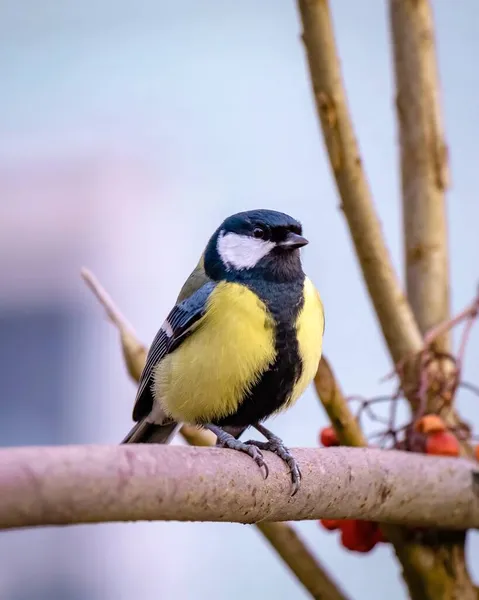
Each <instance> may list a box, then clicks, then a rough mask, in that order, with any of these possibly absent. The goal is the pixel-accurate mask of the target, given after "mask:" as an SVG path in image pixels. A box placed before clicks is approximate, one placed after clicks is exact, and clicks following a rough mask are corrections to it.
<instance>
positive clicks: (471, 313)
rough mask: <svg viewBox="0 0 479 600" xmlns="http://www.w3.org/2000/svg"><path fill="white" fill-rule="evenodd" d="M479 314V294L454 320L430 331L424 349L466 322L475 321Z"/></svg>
mask: <svg viewBox="0 0 479 600" xmlns="http://www.w3.org/2000/svg"><path fill="white" fill-rule="evenodd" d="M478 313H479V293H478V294H476V297H475V298H474V300H473V301H472V302H471V303H470V304H468V305H467V306H466V307H465V308H463V309H462V310H461V312H459V313H458V314H457V315H455V316H454V317H453V318H452V319H446V320H445V321H443V322H442V323H439V324H437V325H436V326H435V327H433V328H432V329H430V330H429V331H428V332H427V333H426V335H425V336H424V349H427V348H428V347H429V346H430V345H431V344H432V343H433V342H434V341H435V340H437V338H438V337H440V336H441V335H443V334H444V333H445V332H446V331H450V330H451V329H453V328H454V327H456V326H457V325H459V324H460V323H462V322H464V321H469V320H470V321H473V320H474V319H475V318H476V317H477V315H478Z"/></svg>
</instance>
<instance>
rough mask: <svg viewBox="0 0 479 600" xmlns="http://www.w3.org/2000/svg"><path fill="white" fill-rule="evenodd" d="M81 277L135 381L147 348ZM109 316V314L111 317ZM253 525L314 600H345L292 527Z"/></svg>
mask: <svg viewBox="0 0 479 600" xmlns="http://www.w3.org/2000/svg"><path fill="white" fill-rule="evenodd" d="M82 277H83V279H84V280H85V281H86V283H87V284H88V287H89V288H90V289H91V290H92V292H93V293H94V295H95V297H96V298H97V299H98V300H99V302H100V304H101V305H102V306H103V308H104V309H105V311H106V314H107V316H109V318H110V320H111V322H112V323H113V324H114V325H115V327H116V328H117V329H118V331H119V333H120V339H121V346H122V351H123V356H124V358H125V363H126V365H127V368H128V373H129V374H130V376H131V377H132V379H133V380H134V381H136V382H137V381H138V380H139V378H140V376H141V372H142V370H143V366H144V364H145V360H146V354H147V349H146V347H145V346H144V345H143V344H142V343H141V342H140V341H139V340H138V338H137V337H136V334H135V332H134V330H133V327H132V326H131V325H130V324H129V323H128V322H127V321H126V319H125V318H124V317H123V315H122V314H121V312H120V311H119V309H118V308H117V306H116V305H115V303H114V301H113V299H112V298H111V296H110V295H109V294H108V293H107V292H106V290H105V289H104V288H103V287H102V285H101V284H100V282H99V281H98V279H97V278H96V277H95V276H94V275H93V273H91V271H89V270H88V269H83V270H82ZM112 316H113V318H112ZM180 433H181V435H182V437H183V438H184V439H185V440H186V442H188V444H190V445H191V446H212V445H214V444H215V441H216V438H215V436H214V435H213V434H212V433H211V432H210V431H205V430H202V429H199V428H197V427H194V426H191V425H186V424H184V425H182V427H181V429H180ZM257 527H258V529H259V531H260V533H262V534H263V535H264V537H265V538H266V539H267V540H268V542H269V543H270V545H271V546H272V547H273V548H274V550H276V552H277V554H278V555H279V556H280V557H281V558H282V559H283V561H284V562H285V563H286V564H287V566H288V567H289V569H290V570H291V571H292V572H293V573H294V574H295V575H296V577H297V579H298V581H299V582H300V583H301V584H302V585H303V586H304V588H305V589H306V590H308V592H309V593H310V595H311V597H312V598H315V599H317V600H348V599H347V597H346V596H345V594H344V592H343V591H342V590H341V588H340V587H339V585H338V584H337V583H336V582H335V581H334V580H333V579H332V577H331V575H329V573H328V572H327V571H326V569H325V568H324V567H323V566H322V565H321V564H320V563H319V562H318V560H317V559H316V558H315V556H314V555H313V554H312V552H311V550H310V549H309V548H308V547H307V545H306V544H305V542H304V541H303V540H302V539H301V538H300V537H299V535H298V533H297V532H296V531H295V529H294V528H293V527H292V526H291V525H288V524H287V523H274V522H273V523H258V524H257Z"/></svg>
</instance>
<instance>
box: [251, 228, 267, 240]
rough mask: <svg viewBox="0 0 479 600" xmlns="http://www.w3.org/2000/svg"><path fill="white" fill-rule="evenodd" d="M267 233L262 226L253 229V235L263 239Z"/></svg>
mask: <svg viewBox="0 0 479 600" xmlns="http://www.w3.org/2000/svg"><path fill="white" fill-rule="evenodd" d="M265 235H266V232H265V230H264V229H263V228H262V227H255V228H254V229H253V237H255V238H258V239H261V238H264V237H265Z"/></svg>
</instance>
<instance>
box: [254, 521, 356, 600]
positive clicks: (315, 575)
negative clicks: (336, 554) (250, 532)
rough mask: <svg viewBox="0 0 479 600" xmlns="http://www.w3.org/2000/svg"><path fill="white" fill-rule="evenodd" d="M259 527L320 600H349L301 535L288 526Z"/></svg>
mask: <svg viewBox="0 0 479 600" xmlns="http://www.w3.org/2000/svg"><path fill="white" fill-rule="evenodd" d="M256 526H257V528H258V529H259V530H260V532H261V533H262V534H263V535H264V537H265V538H266V539H267V540H268V542H269V543H270V544H271V546H272V547H273V549H274V550H276V552H278V554H279V555H280V556H281V558H282V559H283V561H284V562H285V563H286V564H287V565H288V567H289V568H290V569H291V571H292V572H293V573H294V574H295V575H296V577H297V578H298V579H299V581H301V582H302V583H303V585H304V586H305V587H306V589H307V590H309V593H310V594H311V596H312V597H313V598H316V599H317V600H347V597H346V596H345V594H344V592H343V591H342V590H341V588H340V586H339V585H338V583H337V582H333V581H332V579H331V575H329V573H327V572H326V571H325V570H324V568H323V567H322V566H321V565H320V564H319V562H318V561H317V559H316V558H315V557H314V554H313V553H312V552H311V550H309V549H308V548H307V545H306V542H305V541H304V540H302V539H301V537H300V535H299V533H298V532H297V531H296V530H295V529H294V528H293V527H291V526H290V525H288V524H287V523H266V522H263V523H257V524H256Z"/></svg>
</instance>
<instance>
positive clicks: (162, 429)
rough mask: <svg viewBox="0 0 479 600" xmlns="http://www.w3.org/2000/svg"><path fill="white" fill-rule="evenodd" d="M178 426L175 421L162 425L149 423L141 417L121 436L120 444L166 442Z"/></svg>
mask: <svg viewBox="0 0 479 600" xmlns="http://www.w3.org/2000/svg"><path fill="white" fill-rule="evenodd" d="M179 428H180V424H179V423H176V422H174V421H173V422H171V421H170V422H168V423H165V424H163V425H157V424H156V423H149V422H148V421H147V420H146V419H142V420H141V421H138V423H136V424H135V426H134V427H133V428H132V429H131V431H130V432H129V433H128V434H127V435H126V436H125V437H124V438H123V440H122V441H121V442H120V443H121V444H168V443H169V442H170V441H171V439H172V438H173V436H174V435H175V433H176V432H177V431H178V429H179Z"/></svg>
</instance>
